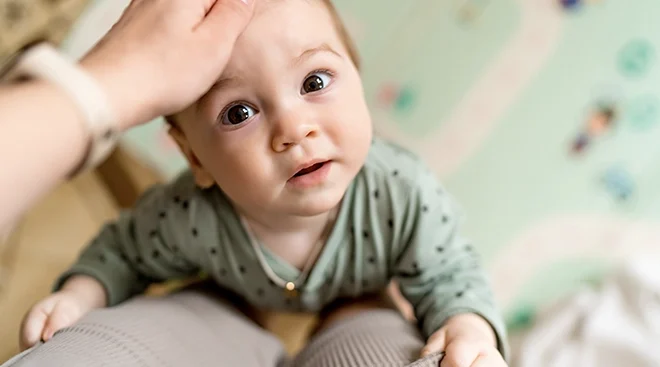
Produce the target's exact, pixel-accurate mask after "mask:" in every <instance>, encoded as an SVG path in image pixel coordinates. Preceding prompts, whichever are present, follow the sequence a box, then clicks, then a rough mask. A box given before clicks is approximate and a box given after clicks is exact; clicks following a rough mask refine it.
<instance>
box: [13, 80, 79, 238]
mask: <svg viewBox="0 0 660 367" xmlns="http://www.w3.org/2000/svg"><path fill="white" fill-rule="evenodd" d="M0 116H2V121H0V136H3V137H4V139H3V144H0V157H2V160H3V163H2V167H3V168H2V170H0V203H2V205H1V208H2V210H0V233H2V232H3V230H5V229H6V228H7V226H8V225H10V222H11V221H13V220H15V219H16V218H17V217H18V216H19V215H20V214H21V213H23V212H24V211H25V210H26V209H27V208H29V207H30V206H31V205H32V204H34V203H35V201H36V200H38V199H39V198H41V197H42V196H43V195H44V194H45V193H47V192H48V191H49V190H50V189H52V188H53V186H55V185H56V184H58V183H59V182H60V181H61V180H62V179H63V178H65V177H66V176H67V174H68V173H70V172H72V171H73V170H74V169H75V168H76V166H77V165H78V164H79V163H80V162H81V161H82V159H83V158H84V155H85V151H86V149H87V142H88V138H87V135H86V134H87V132H86V129H85V128H84V123H83V120H82V118H83V117H82V115H81V114H79V112H78V109H77V108H76V105H75V104H74V103H73V101H72V100H71V99H70V98H69V96H68V95H66V94H65V93H64V92H63V91H62V90H61V89H59V88H58V87H57V86H55V85H51V84H49V83H46V82H30V83H22V84H21V85H17V86H3V87H0ZM9 137H11V138H9Z"/></svg>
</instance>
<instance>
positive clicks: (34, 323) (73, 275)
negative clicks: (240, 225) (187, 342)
mask: <svg viewBox="0 0 660 367" xmlns="http://www.w3.org/2000/svg"><path fill="white" fill-rule="evenodd" d="M175 184H176V183H175ZM175 184H173V186H157V187H154V188H153V189H151V190H150V191H149V192H148V193H147V194H145V195H144V196H143V197H142V198H141V199H140V201H139V203H138V204H137V205H136V207H135V208H134V209H133V210H132V211H130V212H124V213H122V214H121V215H120V217H119V219H118V220H117V221H115V222H112V223H109V224H108V225H106V226H105V227H104V228H103V230H102V231H101V233H100V234H99V235H98V236H97V237H96V238H95V239H94V240H93V241H92V242H91V244H89V245H88V246H87V247H86V248H85V249H84V250H83V251H82V253H81V255H80V257H79V258H78V260H77V262H76V263H75V264H74V265H73V266H72V267H71V268H70V269H69V270H68V271H67V272H65V273H64V274H63V275H62V276H61V277H60V278H59V279H58V280H57V282H56V284H55V287H54V288H55V291H56V292H55V293H54V294H52V295H50V296H49V297H47V298H45V299H44V300H42V301H40V302H39V303H37V304H36V305H35V306H34V307H33V308H32V309H31V310H30V312H28V314H27V315H26V317H25V319H24V322H23V328H22V330H21V334H22V335H21V344H22V347H24V348H25V347H29V346H31V345H33V344H34V343H35V342H37V341H38V340H39V339H48V338H50V337H51V336H52V335H53V333H54V332H56V331H57V330H59V329H61V328H62V327H66V326H69V325H71V324H73V323H74V322H76V321H77V320H78V319H80V318H81V317H82V316H84V315H85V314H86V313H87V312H89V311H91V310H92V309H94V308H99V307H105V306H112V305H116V304H118V303H120V302H122V301H124V300H126V299H128V298H129V297H131V296H133V295H135V294H137V293H141V292H143V291H144V290H145V289H146V287H147V286H148V285H149V284H150V283H151V282H154V281H163V280H169V279H175V278H184V277H189V276H191V275H195V274H196V273H197V272H198V269H199V266H198V264H199V262H198V261H197V260H196V257H197V255H196V254H197V252H196V249H197V248H199V247H196V246H194V245H193V242H194V241H199V238H196V237H197V236H198V235H199V236H200V237H201V235H200V234H199V233H197V231H198V229H193V228H192V226H191V215H190V212H191V206H193V203H192V202H191V201H188V200H189V196H190V195H185V194H177V192H179V190H177V188H176V187H175V186H174V185H175ZM199 231H200V232H201V231H202V229H201V228H200V229H199Z"/></svg>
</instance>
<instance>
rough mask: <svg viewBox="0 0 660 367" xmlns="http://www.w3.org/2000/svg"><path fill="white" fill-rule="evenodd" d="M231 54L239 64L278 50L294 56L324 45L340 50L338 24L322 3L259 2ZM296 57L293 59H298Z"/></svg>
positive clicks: (313, 0)
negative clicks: (247, 59) (233, 54)
mask: <svg viewBox="0 0 660 367" xmlns="http://www.w3.org/2000/svg"><path fill="white" fill-rule="evenodd" d="M257 4H259V5H258V6H257V9H256V12H255V14H254V16H253V18H252V20H251V21H250V23H249V24H248V26H247V28H246V29H245V31H244V32H243V34H242V35H241V37H239V39H238V41H237V43H236V45H235V48H234V51H235V53H236V54H238V55H235V56H236V57H237V58H240V59H241V60H234V61H237V62H239V61H240V63H243V62H244V61H245V58H246V57H249V58H253V57H259V56H264V55H263V54H264V53H266V54H268V53H271V52H277V51H278V50H279V51H284V50H286V51H289V52H296V53H297V54H299V53H301V52H303V51H305V50H307V49H309V48H312V47H319V46H321V45H323V44H329V45H332V46H333V48H341V47H342V46H343V40H342V39H341V37H340V35H339V33H340V32H338V29H337V24H336V22H335V21H334V19H333V16H332V13H331V12H330V9H329V8H328V7H327V6H326V5H325V3H324V0H262V1H260V2H258V3H257ZM297 54H296V56H297Z"/></svg>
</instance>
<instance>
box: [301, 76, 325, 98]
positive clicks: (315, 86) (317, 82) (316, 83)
mask: <svg viewBox="0 0 660 367" xmlns="http://www.w3.org/2000/svg"><path fill="white" fill-rule="evenodd" d="M331 78H332V75H330V73H328V72H327V71H319V72H316V73H314V74H312V75H310V76H309V77H308V78H307V79H305V82H304V83H303V87H302V94H307V93H312V92H318V91H320V90H321V89H323V88H325V87H327V86H328V85H330V82H331V81H332V80H331Z"/></svg>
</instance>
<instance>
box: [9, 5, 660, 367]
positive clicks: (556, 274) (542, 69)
mask: <svg viewBox="0 0 660 367" xmlns="http://www.w3.org/2000/svg"><path fill="white" fill-rule="evenodd" d="M128 2H129V1H128V0H0V58H2V57H3V56H6V55H8V54H9V53H10V51H12V50H13V49H15V48H17V47H18V46H20V45H21V44H23V43H24V42H26V41H28V40H29V39H31V38H32V37H34V36H36V35H45V36H47V37H48V38H50V39H51V40H53V41H54V42H56V43H58V44H59V45H60V46H61V48H62V49H63V50H64V51H65V52H67V53H68V54H70V55H71V56H72V57H78V56H80V55H82V54H83V53H84V52H85V51H86V50H87V49H88V48H89V47H90V46H91V45H93V43H94V42H95V41H96V40H97V39H98V38H99V37H100V36H101V35H102V34H103V33H104V32H105V31H106V30H107V29H108V28H109V27H110V26H111V25H112V24H113V23H114V21H115V20H116V19H117V18H118V17H119V15H120V14H121V12H122V10H123V8H124V7H125V6H126V4H128ZM335 4H336V5H337V7H338V8H339V10H340V12H341V13H342V15H343V17H344V20H345V22H346V23H347V25H348V28H349V30H350V32H351V33H352V34H353V36H354V37H355V40H356V42H357V44H358V46H359V49H360V51H361V56H362V59H363V64H362V65H363V68H362V69H363V76H364V83H365V88H366V93H367V99H368V102H369V104H370V107H371V109H372V112H373V118H374V121H375V124H376V129H377V132H378V134H380V135H382V136H385V137H388V138H391V139H393V140H395V141H397V142H399V143H400V144H403V145H405V146H407V147H409V148H410V149H412V150H413V151H416V152H418V153H419V154H421V155H422V157H423V158H424V159H425V160H426V161H427V162H429V164H430V165H431V167H432V168H433V169H434V171H435V172H436V173H437V175H438V176H439V177H440V178H441V179H442V180H443V182H444V184H445V185H446V186H447V188H448V190H449V191H450V192H451V193H453V195H454V196H455V197H456V198H457V200H458V202H459V203H460V204H461V205H462V210H463V212H464V214H465V218H466V225H467V227H466V233H467V234H468V236H470V237H471V238H473V239H474V244H475V246H476V247H477V248H478V249H479V250H480V251H481V253H482V255H483V260H484V262H485V264H486V265H487V267H488V271H489V272H490V273H491V275H492V279H493V286H494V287H495V290H496V294H497V299H498V302H499V303H500V305H501V307H502V310H503V311H504V312H505V315H506V317H507V321H508V325H509V327H510V330H511V333H512V336H513V340H514V352H515V354H516V355H517V356H519V360H518V362H516V363H517V364H516V365H520V366H527V365H530V366H532V365H541V364H535V363H536V362H535V361H549V360H551V359H553V358H560V357H558V356H559V355H561V354H562V352H561V350H562V349H561V348H562V347H565V348H569V349H570V347H575V346H580V345H583V344H584V343H587V344H589V345H591V346H592V347H593V345H594V343H595V342H594V340H596V341H597V343H596V344H597V345H601V344H598V343H604V344H603V345H608V346H609V347H611V348H614V349H618V348H623V347H622V345H627V346H634V348H633V347H631V348H632V349H634V350H641V351H644V350H645V346H646V344H645V343H650V342H658V341H659V340H660V337H659V336H658V335H660V322H659V321H658V320H660V281H659V280H658V279H660V275H658V274H660V267H658V266H657V265H656V264H660V262H658V263H656V262H655V261H656V260H658V255H659V253H660V125H659V124H658V123H659V122H660V120H659V119H660V100H659V99H658V98H659V95H660V65H658V50H660V22H659V21H658V19H660V3H658V2H657V1H655V0H634V1H630V0H600V1H599V0H591V1H589V0H497V1H495V0H407V1H401V0H398V1H395V0H360V1H355V0H335ZM184 168H185V161H184V160H183V157H182V156H180V154H179V152H178V151H177V149H176V147H175V145H174V144H173V143H172V142H171V141H170V140H169V138H168V136H167V134H166V131H165V128H164V125H163V124H162V122H161V121H155V122H154V123H152V124H149V125H146V126H144V127H141V128H138V129H135V130H133V131H131V132H130V133H129V134H128V135H126V136H125V138H124V139H123V141H122V144H121V146H120V148H119V149H118V150H117V151H116V152H115V153H114V154H113V155H112V156H111V157H110V158H109V159H108V161H107V162H106V163H105V164H104V165H103V166H101V167H100V168H99V169H98V170H97V171H95V172H92V173H89V174H87V175H84V176H82V177H79V178H77V179H76V180H74V181H73V182H71V183H67V184H64V185H62V186H61V187H60V188H59V189H58V190H57V191H55V192H54V193H53V194H52V195H50V196H49V197H48V198H46V199H45V200H44V201H43V202H42V203H41V204H40V205H39V206H38V207H37V208H35V209H34V210H33V211H31V212H30V213H29V214H28V215H27V216H26V218H24V220H22V221H21V223H20V225H19V226H18V228H17V230H16V231H15V232H14V233H13V235H12V236H11V237H10V238H9V239H5V240H4V241H2V243H1V244H0V361H2V360H4V359H6V358H7V357H9V356H10V355H11V354H12V353H14V352H15V351H16V339H17V335H18V331H17V328H18V324H19V322H20V317H21V316H22V314H23V313H24V312H25V310H27V308H28V307H29V306H30V305H31V304H32V303H33V302H34V301H36V300H37V299H39V298H40V297H42V296H43V295H44V294H45V293H46V292H48V290H49V288H50V285H51V282H52V280H53V279H54V278H55V276H56V275H57V274H58V273H59V272H60V271H62V270H63V269H64V268H66V267H67V266H68V265H69V263H70V262H71V261H72V260H73V257H74V256H76V254H77V252H78V251H79V249H80V248H81V247H82V246H84V245H85V241H86V240H88V239H89V238H90V237H91V236H92V235H94V234H95V233H96V232H97V230H98V229H99V226H100V225H101V224H102V223H103V222H104V221H106V220H108V219H111V218H113V217H114V216H115V215H116V214H117V211H118V210H119V209H121V208H123V207H128V206H130V205H131V204H132V202H133V201H134V200H135V199H136V197H137V196H138V195H139V194H140V193H141V192H142V191H143V190H144V189H145V188H146V187H148V186H149V185H151V184H153V183H155V182H158V181H162V180H167V179H169V178H172V177H174V176H175V175H176V174H177V173H178V172H180V171H181V170H182V169H184ZM639 259H641V260H639ZM656 268H658V269H657V270H656ZM608 292H609V293H608ZM586 295H588V297H587V296H586ZM585 297H586V298H585ZM608 297H609V298H608ZM608 302H609V303H608ZM603 305H609V306H608V307H609V308H607V307H605V308H606V310H604V308H603V307H604V306H603ZM597 306H602V307H601V308H600V310H601V311H602V312H604V315H606V316H608V317H614V318H615V319H610V321H607V322H605V323H604V324H606V325H609V326H612V325H619V326H617V328H614V329H612V330H609V329H608V330H604V329H598V328H596V329H594V328H593V327H592V326H593V323H590V321H592V320H591V319H590V318H589V317H593V316H594V315H598V316H599V317H601V316H602V315H603V314H602V313H601V314H599V313H598V312H597V311H594V310H598V309H599V308H598V307H597ZM594 307H595V308H594ZM656 309H657V310H659V311H656ZM558 310H561V312H563V314H562V315H564V316H565V318H564V320H569V321H566V323H565V327H563V328H562V327H556V328H555V329H552V330H549V329H547V327H548V325H549V324H553V323H552V322H550V321H549V320H556V317H559V313H558V312H560V311H558ZM654 312H655V313H654ZM566 315H569V316H570V317H568V316H566ZM566 317H568V319H566ZM602 317H605V316H602ZM287 320H290V319H287ZM612 320H614V321H612ZM279 322H281V323H286V322H288V321H279ZM553 325H554V324H553ZM590 325H591V326H590ZM598 325H600V324H598ZM578 326H579V330H581V331H580V332H578V331H576V330H578ZM651 326H657V327H655V328H652V327H651ZM590 327H592V328H590ZM626 330H629V331H631V334H630V335H633V334H635V335H636V336H635V337H634V338H633V337H631V338H632V339H630V340H633V341H632V342H631V341H630V340H627V339H626V340H627V341H624V337H625V335H627V334H626ZM550 331H552V332H554V334H552V332H550ZM614 334H618V335H617V336H613V335H614ZM547 335H554V336H547ZM540 336H543V337H540ZM285 337H286V336H285ZM588 337H590V338H594V337H597V338H596V339H589V340H587V339H586V338H588ZM297 338H298V337H297V336H291V337H290V340H289V341H288V342H287V343H288V344H287V345H288V346H289V347H290V348H293V349H295V347H296V345H298V343H299V342H300V340H299V338H298V339H297ZM553 338H554V339H553ZM617 338H619V339H617ZM631 343H632V344H631ZM651 345H652V344H651ZM656 345H657V344H656ZM646 352H648V353H646ZM646 352H643V353H642V352H640V353H641V354H644V356H643V357H639V358H642V359H640V361H642V360H643V361H644V363H646V362H649V363H650V364H644V363H642V362H639V363H637V362H635V363H632V362H631V361H632V360H631V359H623V360H621V361H622V363H623V364H624V365H630V366H632V365H636V366H637V365H644V366H645V365H649V366H650V365H660V355H658V353H656V352H652V351H651V352H650V351H648V350H646ZM585 353H586V352H585ZM645 353H646V354H645ZM654 353H655V354H654ZM647 354H648V355H647ZM534 358H537V359H534ZM538 358H540V359H538ZM627 358H633V357H631V356H628V357H627ZM634 358H637V357H634ZM635 361H637V360H635ZM556 363H557V364H554V365H556V366H560V365H566V366H568V365H571V364H562V363H561V361H559V362H556ZM566 363H568V362H566ZM636 363H637V364H636ZM585 365H586V364H585Z"/></svg>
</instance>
